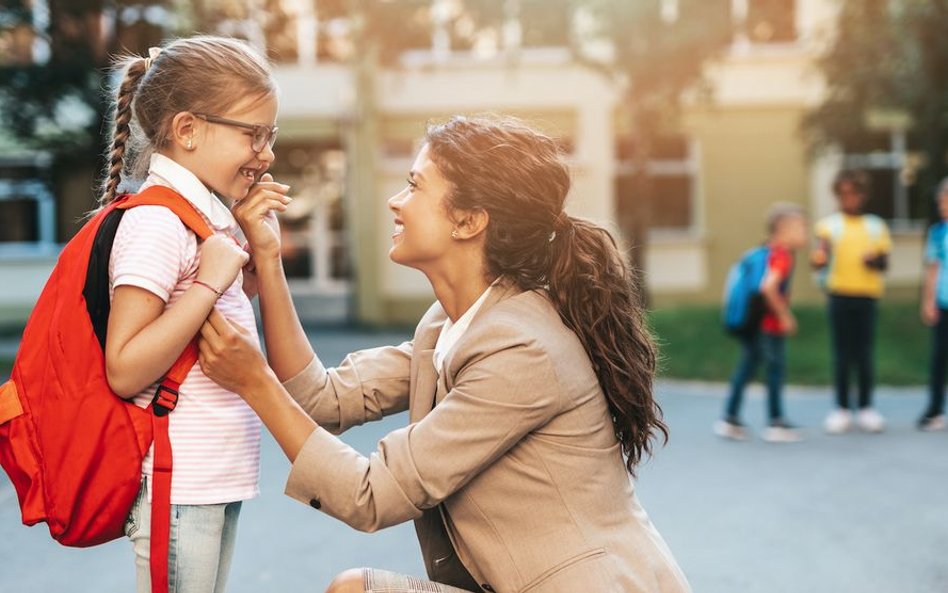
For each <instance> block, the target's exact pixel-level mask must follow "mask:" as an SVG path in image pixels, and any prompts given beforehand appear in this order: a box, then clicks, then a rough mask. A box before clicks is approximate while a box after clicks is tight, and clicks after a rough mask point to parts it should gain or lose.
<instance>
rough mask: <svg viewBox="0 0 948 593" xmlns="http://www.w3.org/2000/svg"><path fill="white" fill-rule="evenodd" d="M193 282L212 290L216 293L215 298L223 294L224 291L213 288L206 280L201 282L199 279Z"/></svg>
mask: <svg viewBox="0 0 948 593" xmlns="http://www.w3.org/2000/svg"><path fill="white" fill-rule="evenodd" d="M194 283H195V284H197V285H200V286H203V287H204V288H206V289H208V290H210V291H211V292H213V293H214V294H216V295H217V298H221V297H222V296H224V293H223V292H221V291H219V290H217V289H216V288H214V287H213V286H211V285H210V284H208V283H207V282H202V281H200V280H195V281H194Z"/></svg>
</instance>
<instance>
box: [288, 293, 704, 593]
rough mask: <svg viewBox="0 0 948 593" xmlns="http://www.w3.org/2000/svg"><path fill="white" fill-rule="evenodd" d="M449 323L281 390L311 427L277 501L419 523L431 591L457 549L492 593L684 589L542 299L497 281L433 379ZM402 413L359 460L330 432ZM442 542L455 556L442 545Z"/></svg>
mask: <svg viewBox="0 0 948 593" xmlns="http://www.w3.org/2000/svg"><path fill="white" fill-rule="evenodd" d="M445 319H446V316H445V313H444V311H443V310H442V309H441V307H440V305H438V304H435V305H433V306H432V307H431V309H429V311H428V313H426V314H425V316H424V318H423V319H422V320H421V322H420V323H419V324H418V327H417V329H416V331H415V336H414V339H413V340H412V341H411V342H406V343H404V344H402V345H401V346H398V347H384V348H376V349H372V350H364V351H361V352H356V353H353V354H350V355H349V356H348V357H347V358H346V360H345V361H343V363H342V364H341V365H340V366H339V367H337V368H334V369H326V368H325V367H323V365H322V364H321V363H320V361H319V360H318V359H314V360H313V361H312V363H311V364H310V365H309V366H308V367H307V368H306V369H305V370H304V371H302V372H301V373H300V374H299V375H298V376H296V377H294V378H293V379H291V380H289V381H288V382H287V383H286V384H285V385H286V388H287V390H288V391H289V392H290V393H291V394H292V395H293V397H294V398H295V399H296V400H297V401H298V402H299V403H300V404H301V405H302V407H303V408H304V409H305V410H306V411H307V412H308V413H309V414H310V415H311V416H312V417H313V418H314V419H315V420H316V422H317V423H318V424H319V425H320V428H317V429H316V430H315V431H314V432H313V434H312V436H310V438H309V439H308V440H307V442H306V444H305V445H304V447H303V449H302V450H301V451H300V453H299V455H298V457H297V458H296V461H295V462H294V464H293V467H292V469H291V471H290V476H289V479H288V481H287V485H286V493H287V494H288V495H289V496H291V497H293V498H296V499H298V500H300V501H302V502H304V503H308V504H310V505H312V506H313V507H315V508H317V509H320V510H322V511H323V512H324V513H327V514H329V515H331V516H333V517H336V518H338V519H340V520H342V521H344V522H346V523H347V524H349V525H351V526H352V527H355V528H356V529H360V530H363V531H375V530H377V529H381V528H384V527H388V526H390V525H395V524H397V523H402V522H404V521H408V520H410V519H414V520H415V521H416V528H417V531H418V537H419V540H420V542H421V545H422V552H423V555H424V556H425V565H426V567H427V568H428V572H429V578H431V579H432V580H436V581H437V580H439V578H438V577H439V574H438V569H439V566H440V565H442V564H445V563H450V562H451V561H452V559H451V558H449V556H450V555H451V554H452V552H456V554H457V557H458V559H460V561H461V562H462V563H463V565H464V567H466V569H467V571H468V572H469V573H470V575H471V576H473V578H474V579H475V580H476V583H477V584H478V585H479V586H480V588H481V589H483V590H484V591H488V592H494V591H496V592H497V593H528V592H529V593H587V592H588V593H604V592H613V591H615V592H620V591H622V592H633V591H634V592H655V591H661V592H676V593H677V592H684V591H690V588H689V586H688V582H687V580H686V579H685V576H684V574H682V572H681V570H680V569H679V567H678V565H677V564H676V563H675V560H674V558H673V557H672V554H671V552H670V551H669V549H668V547H667V546H666V544H665V542H664V541H663V540H662V537H661V536H660V535H659V534H658V532H657V531H656V530H655V528H654V527H653V526H652V523H651V521H649V518H648V516H647V515H646V513H645V511H644V510H643V509H642V507H641V506H640V505H639V502H638V499H637V498H636V496H635V492H634V490H633V487H632V484H631V482H630V480H629V476H628V474H627V473H626V470H625V465H624V463H623V459H622V456H621V454H620V448H619V444H618V442H617V441H616V438H615V435H614V432H613V426H612V422H611V420H610V416H609V411H608V408H607V404H606V400H605V397H604V395H603V393H602V390H601V389H600V387H599V382H598V381H597V379H596V375H595V373H594V372H593V369H592V365H591V363H590V361H589V357H588V356H587V355H586V353H585V351H584V349H583V346H582V344H581V343H580V341H579V339H578V338H577V337H576V335H575V334H574V333H573V332H572V331H570V330H569V329H567V328H566V326H565V325H563V323H562V321H561V320H560V318H559V315H558V314H557V312H556V310H555V309H554V307H553V305H552V303H551V302H550V300H549V299H548V297H547V296H546V294H545V293H543V292H537V291H532V292H522V291H520V290H518V289H517V288H515V287H513V286H511V285H509V284H499V285H497V286H496V287H495V288H494V289H492V290H491V294H490V295H489V296H488V298H487V300H486V301H485V302H484V304H483V306H482V307H481V309H480V311H479V312H478V314H477V316H476V317H475V318H474V320H473V321H472V323H471V325H470V327H469V328H468V330H467V332H466V333H465V334H464V335H463V336H462V337H461V339H460V340H459V341H458V343H457V344H456V346H455V348H454V349H453V350H452V351H451V352H450V353H449V354H448V356H447V358H446V359H445V362H444V372H443V373H442V374H441V376H440V377H439V376H438V374H437V373H436V371H435V368H434V364H433V362H432V352H433V350H434V346H435V343H436V341H437V338H438V334H439V332H440V331H441V327H442V325H443V323H444V320H445ZM406 409H407V410H408V411H409V420H410V424H409V425H408V426H407V427H405V428H402V429H399V430H396V431H394V432H392V433H390V434H389V435H387V436H386V437H385V438H384V439H382V441H380V442H379V446H378V450H377V451H376V452H375V453H373V454H372V455H371V456H370V457H368V458H366V457H363V456H362V455H360V454H359V453H357V452H356V451H355V450H353V449H352V448H351V447H349V446H348V445H346V444H345V443H343V442H342V441H340V440H339V439H337V438H336V437H335V436H333V435H332V434H330V431H331V432H342V431H344V430H346V429H348V428H350V427H352V426H355V425H358V424H362V423H364V422H368V421H371V420H377V419H379V418H381V417H382V416H384V415H386V414H392V413H396V412H400V411H403V410H406ZM445 530H446V532H447V535H448V536H449V537H450V543H451V544H453V546H445V545H443V544H439V542H438V537H439V535H440V533H443V532H444V531H445ZM452 547H453V550H452V549H451V548H452ZM445 548H447V551H446V550H445Z"/></svg>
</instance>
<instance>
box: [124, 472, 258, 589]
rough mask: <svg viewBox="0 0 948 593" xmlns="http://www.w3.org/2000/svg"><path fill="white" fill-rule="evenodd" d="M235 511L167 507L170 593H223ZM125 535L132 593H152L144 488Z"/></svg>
mask: <svg viewBox="0 0 948 593" xmlns="http://www.w3.org/2000/svg"><path fill="white" fill-rule="evenodd" d="M240 505H241V503H240V501H237V502H231V503H226V504H207V505H190V504H173V505H171V538H170V539H171V541H170V542H169V545H168V591H169V593H224V588H225V586H226V584H227V573H228V572H229V571H230V560H231V557H232V556H233V553H234V541H235V540H236V537H237V518H238V516H239V515H240ZM125 535H127V536H128V538H129V540H131V542H132V547H133V548H134V550H135V569H136V584H137V593H151V568H150V567H149V560H150V554H149V546H150V545H151V503H150V502H149V501H148V496H147V494H146V489H145V486H144V484H143V485H142V489H141V490H140V491H139V493H138V498H137V499H136V500H135V504H134V505H133V506H132V510H131V512H130V513H129V515H128V521H127V522H126V524H125Z"/></svg>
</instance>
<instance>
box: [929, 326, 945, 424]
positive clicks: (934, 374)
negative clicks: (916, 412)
mask: <svg viewBox="0 0 948 593" xmlns="http://www.w3.org/2000/svg"><path fill="white" fill-rule="evenodd" d="M929 370H930V372H931V375H930V376H929V383H928V410H926V412H925V415H926V416H936V415H938V414H944V413H945V373H946V370H948V309H939V310H938V323H937V324H935V327H933V328H932V360H931V367H930V369H929Z"/></svg>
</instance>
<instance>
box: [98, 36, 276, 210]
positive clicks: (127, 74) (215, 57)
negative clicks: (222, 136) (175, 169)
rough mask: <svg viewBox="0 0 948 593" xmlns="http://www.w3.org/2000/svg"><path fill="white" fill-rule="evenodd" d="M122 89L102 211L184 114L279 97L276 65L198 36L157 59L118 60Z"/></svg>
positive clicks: (245, 49)
mask: <svg viewBox="0 0 948 593" xmlns="http://www.w3.org/2000/svg"><path fill="white" fill-rule="evenodd" d="M115 72H116V74H117V75H118V80H119V83H118V85H117V86H118V88H116V89H115V90H114V92H113V101H114V110H113V113H112V127H111V135H110V142H109V144H110V149H109V153H108V155H107V158H108V163H107V165H106V170H105V175H104V176H103V177H104V178H103V181H102V195H101V198H100V199H99V203H100V205H102V206H104V205H106V204H108V203H109V202H111V201H112V200H114V199H115V196H116V194H117V193H118V191H119V188H120V186H121V184H122V181H123V177H126V176H129V177H140V176H141V175H142V174H143V173H144V172H145V170H146V169H147V166H148V161H149V160H150V158H151V154H152V153H153V152H154V151H156V150H160V149H161V148H164V147H165V146H166V145H167V144H168V142H170V141H171V121H172V119H173V118H174V116H175V115H176V114H178V113H180V112H182V111H193V112H202V111H203V112H206V113H220V112H224V111H227V110H228V109H230V108H231V107H233V106H234V105H235V104H236V103H237V102H238V101H240V100H241V99H243V98H246V97H260V98H261V99H262V98H264V97H267V96H272V95H274V94H276V92H277V86H276V83H275V82H274V80H273V75H272V73H271V69H270V65H269V63H268V62H267V61H266V59H265V58H263V57H262V56H261V55H260V54H259V53H257V52H256V51H255V50H254V49H252V48H251V47H250V46H249V45H247V44H246V43H244V42H242V41H238V40H235V39H229V38H226V37H213V36H206V35H203V36H196V37H189V38H186V39H177V40H174V41H171V42H169V43H167V44H166V45H165V46H164V47H163V48H162V49H161V52H160V53H159V54H158V55H157V56H156V57H155V58H154V59H150V58H143V57H142V56H136V55H129V56H122V57H119V58H117V59H116V60H115Z"/></svg>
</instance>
